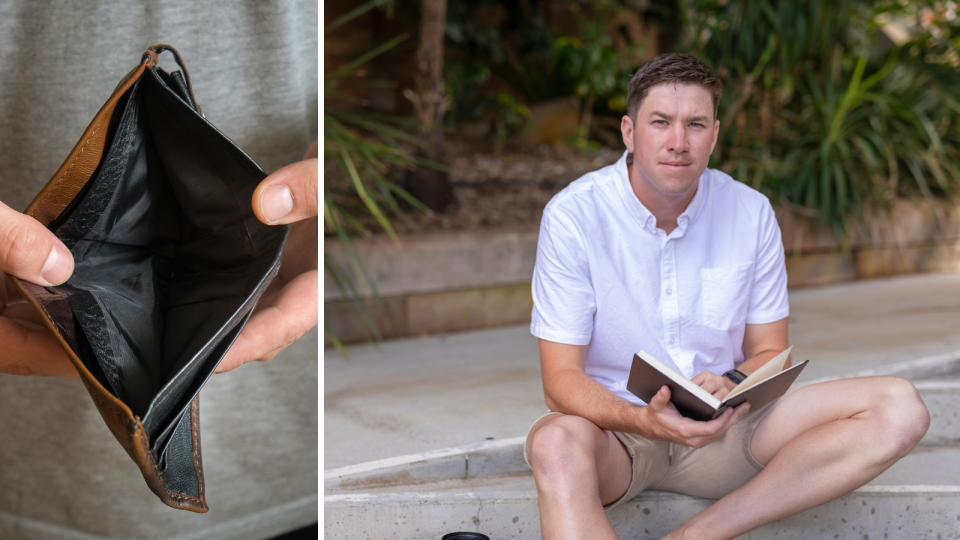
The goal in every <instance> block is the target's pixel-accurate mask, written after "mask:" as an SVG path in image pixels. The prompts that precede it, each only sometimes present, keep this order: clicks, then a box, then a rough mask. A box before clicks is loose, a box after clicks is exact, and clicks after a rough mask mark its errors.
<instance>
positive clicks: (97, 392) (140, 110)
mask: <svg viewBox="0 0 960 540" xmlns="http://www.w3.org/2000/svg"><path fill="white" fill-rule="evenodd" d="M163 51H170V52H171V53H172V54H173V55H174V57H175V59H176V61H177V64H179V66H180V71H173V72H171V73H168V72H166V71H164V70H163V69H161V68H159V67H158V66H157V57H158V55H159V54H160V53H161V52H163ZM265 177H266V174H265V173H264V172H263V170H261V169H260V167H259V166H258V165H257V164H256V163H255V162H254V161H253V159H251V158H250V157H249V156H247V155H246V154H245V153H244V152H243V150H241V149H240V148H239V147H237V145H236V144H234V143H233V142H232V141H231V140H230V139H228V138H227V137H226V136H224V135H223V134H222V133H220V131H218V130H217V128H215V127H214V126H213V125H212V124H210V123H209V122H208V121H207V120H206V119H205V118H204V116H203V114H202V113H201V111H200V108H199V107H198V106H197V105H196V100H195V99H194V95H193V89H192V86H191V83H190V76H189V74H188V72H187V69H186V67H185V66H184V64H183V61H182V59H181V58H180V55H179V53H177V51H176V50H175V49H173V48H172V47H170V46H169V45H156V46H154V47H151V48H150V49H148V50H147V51H146V52H145V53H144V54H143V57H142V59H141V62H140V64H139V65H138V66H137V67H136V68H134V69H133V70H132V71H131V72H130V73H128V74H127V75H126V76H125V77H124V78H123V80H121V81H120V84H119V85H118V86H117V88H116V89H115V90H114V92H113V95H111V96H110V99H108V100H107V102H106V104H104V105H103V107H102V108H101V109H100V111H99V112H98V113H97V115H96V116H95V117H94V118H93V121H92V122H91V123H90V126H89V127H88V128H87V129H86V131H85V132H84V133H83V136H82V137H81V138H80V141H79V142H77V144H76V146H75V147H74V149H73V151H72V152H71V153H70V155H69V156H68V157H67V159H66V161H64V163H63V165H62V166H61V167H60V169H59V170H58V171H57V173H56V174H55V175H54V176H53V179H51V180H50V182H49V183H48V184H47V185H46V187H44V188H43V190H41V191H40V193H39V194H38V195H37V197H36V198H35V199H34V200H33V202H32V203H30V205H29V206H28V207H27V209H26V210H25V213H26V214H27V215H29V216H32V217H34V218H36V219H37V220H39V221H40V222H41V223H43V224H44V225H45V226H47V228H49V229H50V230H51V231H53V232H54V234H56V236H57V238H59V239H60V240H61V241H62V242H63V243H64V244H65V245H66V246H67V248H68V249H69V250H70V252H71V253H72V254H73V257H74V261H75V268H74V273H73V275H72V276H71V277H70V279H69V280H68V281H67V282H66V283H64V284H63V285H60V286H56V287H41V286H38V285H34V284H32V283H28V282H25V281H22V280H19V279H17V278H14V277H12V276H11V277H10V279H11V280H12V281H13V283H14V284H15V286H16V287H17V288H18V289H19V291H20V292H21V293H22V294H23V296H24V298H26V299H27V301H28V302H29V303H30V304H32V305H33V306H34V307H35V308H36V309H37V311H38V312H39V313H40V315H41V317H42V318H43V321H44V323H45V324H46V326H47V327H48V328H49V329H50V331H51V332H53V334H54V335H55V336H56V338H57V340H58V341H59V342H60V345H61V346H62V347H63V349H64V350H65V351H66V353H67V355H68V356H69V357H70V360H71V361H72V362H73V364H74V366H75V367H76V369H77V371H78V372H79V374H80V379H81V380H82V381H83V384H84V385H85V386H86V388H87V390H88V391H89V392H90V396H91V397H92V398H93V402H94V403H95V404H96V407H97V409H98V410H99V411H100V414H101V415H102V416H103V419H104V421H105V422H106V423H107V426H108V427H109V428H110V431H111V432H113V435H114V436H115V437H116V438H117V440H118V441H119V442H120V444H121V445H122V446H123V448H124V449H125V450H126V451H127V453H128V454H129V455H130V457H131V458H133V461H134V462H136V464H137V466H138V467H139V468H140V472H141V473H142V474H143V478H144V479H145V480H146V482H147V485H148V486H149V487H150V489H151V490H153V492H154V493H156V494H157V496H158V497H160V499H161V500H162V501H163V502H164V503H166V504H167V505H169V506H172V507H174V508H180V509H184V510H191V511H193V512H206V511H207V503H206V497H205V495H204V480H203V467H202V464H201V458H200V424H199V392H200V389H201V388H202V387H203V385H204V383H205V382H206V381H207V380H208V379H209V377H210V375H211V374H213V371H214V369H215V368H216V367H217V364H218V363H219V362H220V360H221V359H222V358H223V356H224V354H225V353H226V352H227V350H228V349H229V348H230V346H231V345H232V344H233V342H234V340H235V339H236V338H237V336H238V335H239V333H240V330H241V329H242V328H243V326H244V324H245V323H246V321H247V320H248V319H249V318H250V315H251V314H252V313H253V308H254V306H255V305H256V303H257V300H258V299H259V298H260V295H261V294H262V293H263V291H264V290H265V289H266V288H267V286H268V285H269V283H270V281H271V280H272V279H273V277H274V276H276V274H277V271H278V270H279V268H280V257H281V254H282V252H283V245H284V242H285V241H286V238H287V233H288V232H289V227H288V226H268V225H264V224H262V223H261V222H260V221H259V220H257V218H256V217H255V216H254V213H253V208H252V206H251V199H252V196H253V191H254V189H255V188H256V187H257V185H258V184H259V183H260V181H262V180H263V179H264V178H265Z"/></svg>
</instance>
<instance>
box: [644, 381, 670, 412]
mask: <svg viewBox="0 0 960 540" xmlns="http://www.w3.org/2000/svg"><path fill="white" fill-rule="evenodd" d="M669 404H670V389H669V388H667V386H666V385H664V386H661V387H660V390H658V391H657V393H656V394H654V395H653V399H651V400H650V403H648V404H647V405H649V406H651V407H653V408H654V410H660V409H663V408H664V407H666V406H667V405H669Z"/></svg>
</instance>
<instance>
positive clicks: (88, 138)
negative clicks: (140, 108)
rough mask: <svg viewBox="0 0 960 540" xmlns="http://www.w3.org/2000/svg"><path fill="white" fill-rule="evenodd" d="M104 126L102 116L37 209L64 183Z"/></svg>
mask: <svg viewBox="0 0 960 540" xmlns="http://www.w3.org/2000/svg"><path fill="white" fill-rule="evenodd" d="M102 126H103V119H102V118H101V119H100V121H99V122H97V127H95V128H94V129H93V131H92V132H91V133H90V136H89V137H87V140H85V141H83V146H81V147H80V151H79V152H77V155H76V156H75V157H74V158H73V162H72V163H70V166H69V167H67V170H66V171H63V174H62V175H61V176H60V178H58V179H57V183H56V184H54V185H53V188H51V189H50V190H49V191H47V193H46V195H44V196H43V199H40V202H39V203H37V209H40V208H42V207H43V203H44V202H46V200H47V199H49V198H50V195H52V194H53V192H54V191H56V189H57V187H59V186H60V184H61V183H63V181H64V179H66V178H67V175H69V174H70V171H72V170H73V167H74V166H75V165H76V164H77V160H79V159H80V156H81V155H82V154H83V152H84V151H85V150H86V149H87V145H88V144H90V141H91V140H93V138H94V137H95V136H96V135H97V132H98V131H100V128H101V127H102ZM88 180H89V179H88Z"/></svg>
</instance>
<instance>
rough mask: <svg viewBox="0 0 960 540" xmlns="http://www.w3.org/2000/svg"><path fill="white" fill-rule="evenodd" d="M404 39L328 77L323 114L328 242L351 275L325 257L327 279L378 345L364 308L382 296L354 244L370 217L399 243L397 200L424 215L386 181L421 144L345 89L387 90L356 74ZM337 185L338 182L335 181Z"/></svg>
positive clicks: (377, 0) (401, 121) (400, 123)
mask: <svg viewBox="0 0 960 540" xmlns="http://www.w3.org/2000/svg"><path fill="white" fill-rule="evenodd" d="M385 4H386V5H389V2H384V1H383V0H374V1H371V2H367V3H365V4H363V5H361V6H359V7H358V8H356V9H354V10H353V11H351V12H349V13H347V14H346V15H344V16H343V17H340V18H339V19H337V20H336V21H334V22H333V23H331V24H330V25H329V26H328V27H327V28H326V29H325V30H324V33H327V32H330V31H331V30H333V29H335V28H338V27H340V26H342V25H343V24H346V23H347V22H349V21H350V20H353V19H355V18H356V17H358V16H360V15H362V14H363V13H366V12H367V11H369V10H371V9H373V8H376V7H380V6H383V5H385ZM406 38H407V36H406V35H401V36H397V37H395V38H393V39H390V40H388V41H386V42H385V43H383V44H381V45H379V46H377V47H375V48H373V49H371V50H370V51H367V52H366V53H363V54H361V55H360V56H359V57H357V58H355V59H353V60H351V61H349V62H348V63H347V64H346V65H343V66H340V67H337V68H334V69H333V70H331V71H328V72H326V73H324V88H323V97H324V113H323V159H324V169H325V172H327V173H329V174H326V175H325V177H326V178H325V180H326V181H325V182H324V187H323V220H324V236H334V237H336V238H337V239H339V240H340V242H341V243H342V245H343V246H344V248H345V250H346V253H347V256H348V261H349V266H350V268H351V272H347V271H346V270H345V269H344V268H343V267H342V266H341V265H340V264H338V263H337V262H336V260H335V259H334V258H333V256H331V254H329V253H328V252H326V251H324V257H323V265H324V272H325V273H326V274H327V275H328V276H330V278H331V280H332V281H333V282H334V284H335V285H336V286H337V288H338V289H339V290H340V291H341V293H342V294H343V296H344V298H346V299H347V300H348V305H349V306H350V309H351V311H352V312H353V314H354V316H356V317H357V319H358V320H360V321H362V323H363V325H364V328H365V331H366V332H367V335H368V338H372V339H374V340H377V341H379V339H380V333H379V331H378V330H377V326H376V324H374V322H373V318H372V317H371V315H370V313H369V310H368V309H367V307H366V303H365V302H364V296H365V293H367V294H370V295H371V296H372V297H373V299H374V301H375V304H376V306H377V308H378V309H382V307H381V306H380V300H379V296H378V295H377V292H376V288H375V286H374V283H373V280H372V279H370V276H369V274H368V272H367V271H366V269H365V267H364V265H363V261H362V260H361V258H360V256H359V254H358V253H357V250H356V248H355V246H354V245H353V242H352V240H351V238H352V237H353V236H354V235H357V234H369V233H370V230H369V228H368V227H366V226H365V225H364V224H363V223H362V222H361V220H360V219H359V217H360V215H361V214H368V215H370V216H372V217H373V218H374V220H375V221H376V223H377V224H378V225H379V226H380V227H381V228H382V229H383V231H384V232H385V233H386V234H387V235H389V237H390V238H392V239H393V240H394V241H396V240H397V236H396V233H395V232H394V229H393V226H392V225H391V224H390V217H389V216H390V215H392V216H394V217H397V218H400V219H405V218H406V216H405V214H404V212H403V211H402V209H401V208H400V205H399V204H398V199H402V200H404V201H406V202H407V203H409V204H410V205H411V206H413V207H414V208H417V209H423V205H421V204H420V202H419V201H417V200H416V199H414V198H413V197H411V196H410V195H409V194H408V193H407V192H406V191H404V190H403V189H401V188H400V187H399V186H397V185H396V183H394V182H393V181H391V180H390V179H389V175H390V172H391V170H394V169H410V168H412V167H413V166H414V165H415V163H416V162H417V160H415V158H414V156H413V154H412V153H411V152H409V151H408V150H406V149H405V147H413V146H415V145H416V144H417V142H418V139H417V137H415V136H413V135H411V134H410V133H409V131H408V130H411V129H414V128H415V127H416V122H415V121H413V120H410V119H405V118H401V117H397V116H393V115H387V114H382V113H375V112H369V111H365V110H363V109H362V107H360V106H359V105H360V103H359V101H358V100H357V99H356V98H355V97H353V96H352V95H351V94H350V93H348V92H345V91H344V90H345V89H349V88H350V87H357V86H362V85H366V86H376V85H384V84H389V83H386V82H384V81H362V80H357V79H356V78H355V74H356V72H357V70H358V69H359V68H360V67H361V66H363V65H364V64H366V63H367V62H369V61H370V60H372V59H373V58H375V57H377V56H378V55H380V54H383V53H385V52H387V51H389V50H390V49H392V48H393V47H395V46H396V45H397V44H399V43H400V42H401V41H403V40H404V39H406ZM338 180H339V181H338ZM323 324H324V328H323V329H324V334H325V335H326V336H327V337H328V338H330V341H331V342H332V343H333V345H334V346H335V347H336V349H337V350H338V351H339V352H340V354H341V355H342V356H343V357H344V358H347V353H346V349H345V348H344V346H343V344H342V343H341V341H340V340H339V339H338V338H337V336H336V335H335V334H334V332H333V331H332V330H331V328H330V325H329V324H328V323H327V321H324V323H323Z"/></svg>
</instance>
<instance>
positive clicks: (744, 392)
mask: <svg viewBox="0 0 960 540" xmlns="http://www.w3.org/2000/svg"><path fill="white" fill-rule="evenodd" d="M791 349H792V347H790V348H788V349H787V350H785V351H783V352H782V353H780V354H779V355H777V356H776V357H775V358H774V359H772V360H770V361H769V362H767V363H766V364H764V365H763V366H761V367H760V368H759V369H757V370H756V371H754V372H753V373H752V374H751V375H750V376H749V377H747V378H746V379H745V380H744V381H743V382H741V383H740V384H739V385H737V387H736V388H734V389H733V390H732V391H730V393H729V394H727V395H726V396H724V397H723V399H717V398H716V397H714V396H713V395H711V393H710V392H709V391H707V390H705V389H703V388H701V387H700V386H699V385H698V384H695V383H694V382H693V381H690V380H688V379H687V378H686V377H684V376H683V375H681V374H679V373H677V372H676V371H675V370H674V369H672V368H671V367H670V366H668V365H666V364H664V363H663V362H661V361H659V360H657V359H656V358H654V357H653V356H652V355H650V354H649V353H647V352H646V351H640V352H639V353H637V354H636V355H634V359H633V367H632V368H631V370H630V378H629V379H628V380H627V390H629V391H630V392H633V394H634V395H636V396H637V397H639V398H640V399H642V400H644V401H646V402H647V403H648V404H649V403H650V402H651V400H652V399H653V397H654V396H655V395H656V394H657V393H659V392H660V391H661V388H662V387H663V386H667V387H668V388H669V389H670V394H671V395H670V401H671V403H673V404H674V406H675V407H676V408H677V411H678V412H679V414H682V415H683V416H686V417H687V418H692V419H694V420H701V421H707V420H712V419H714V418H717V417H718V416H720V415H721V414H722V413H723V412H724V410H725V409H726V408H728V407H735V406H737V405H739V404H741V403H744V402H749V403H750V404H751V406H752V407H753V408H754V409H757V408H759V407H762V406H764V405H766V404H767V403H769V402H771V401H773V400H774V399H776V398H778V397H780V396H782V395H783V394H784V392H786V391H787V388H789V387H790V385H791V384H793V381H794V380H795V379H796V378H797V376H798V375H799V374H800V371H801V370H802V369H803V368H804V367H805V366H806V364H807V362H809V360H804V361H803V362H801V363H799V364H797V365H795V366H793V367H791V368H788V369H783V370H782V371H781V369H782V367H783V365H784V363H785V362H786V360H787V358H788V356H789V355H790V350H791Z"/></svg>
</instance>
